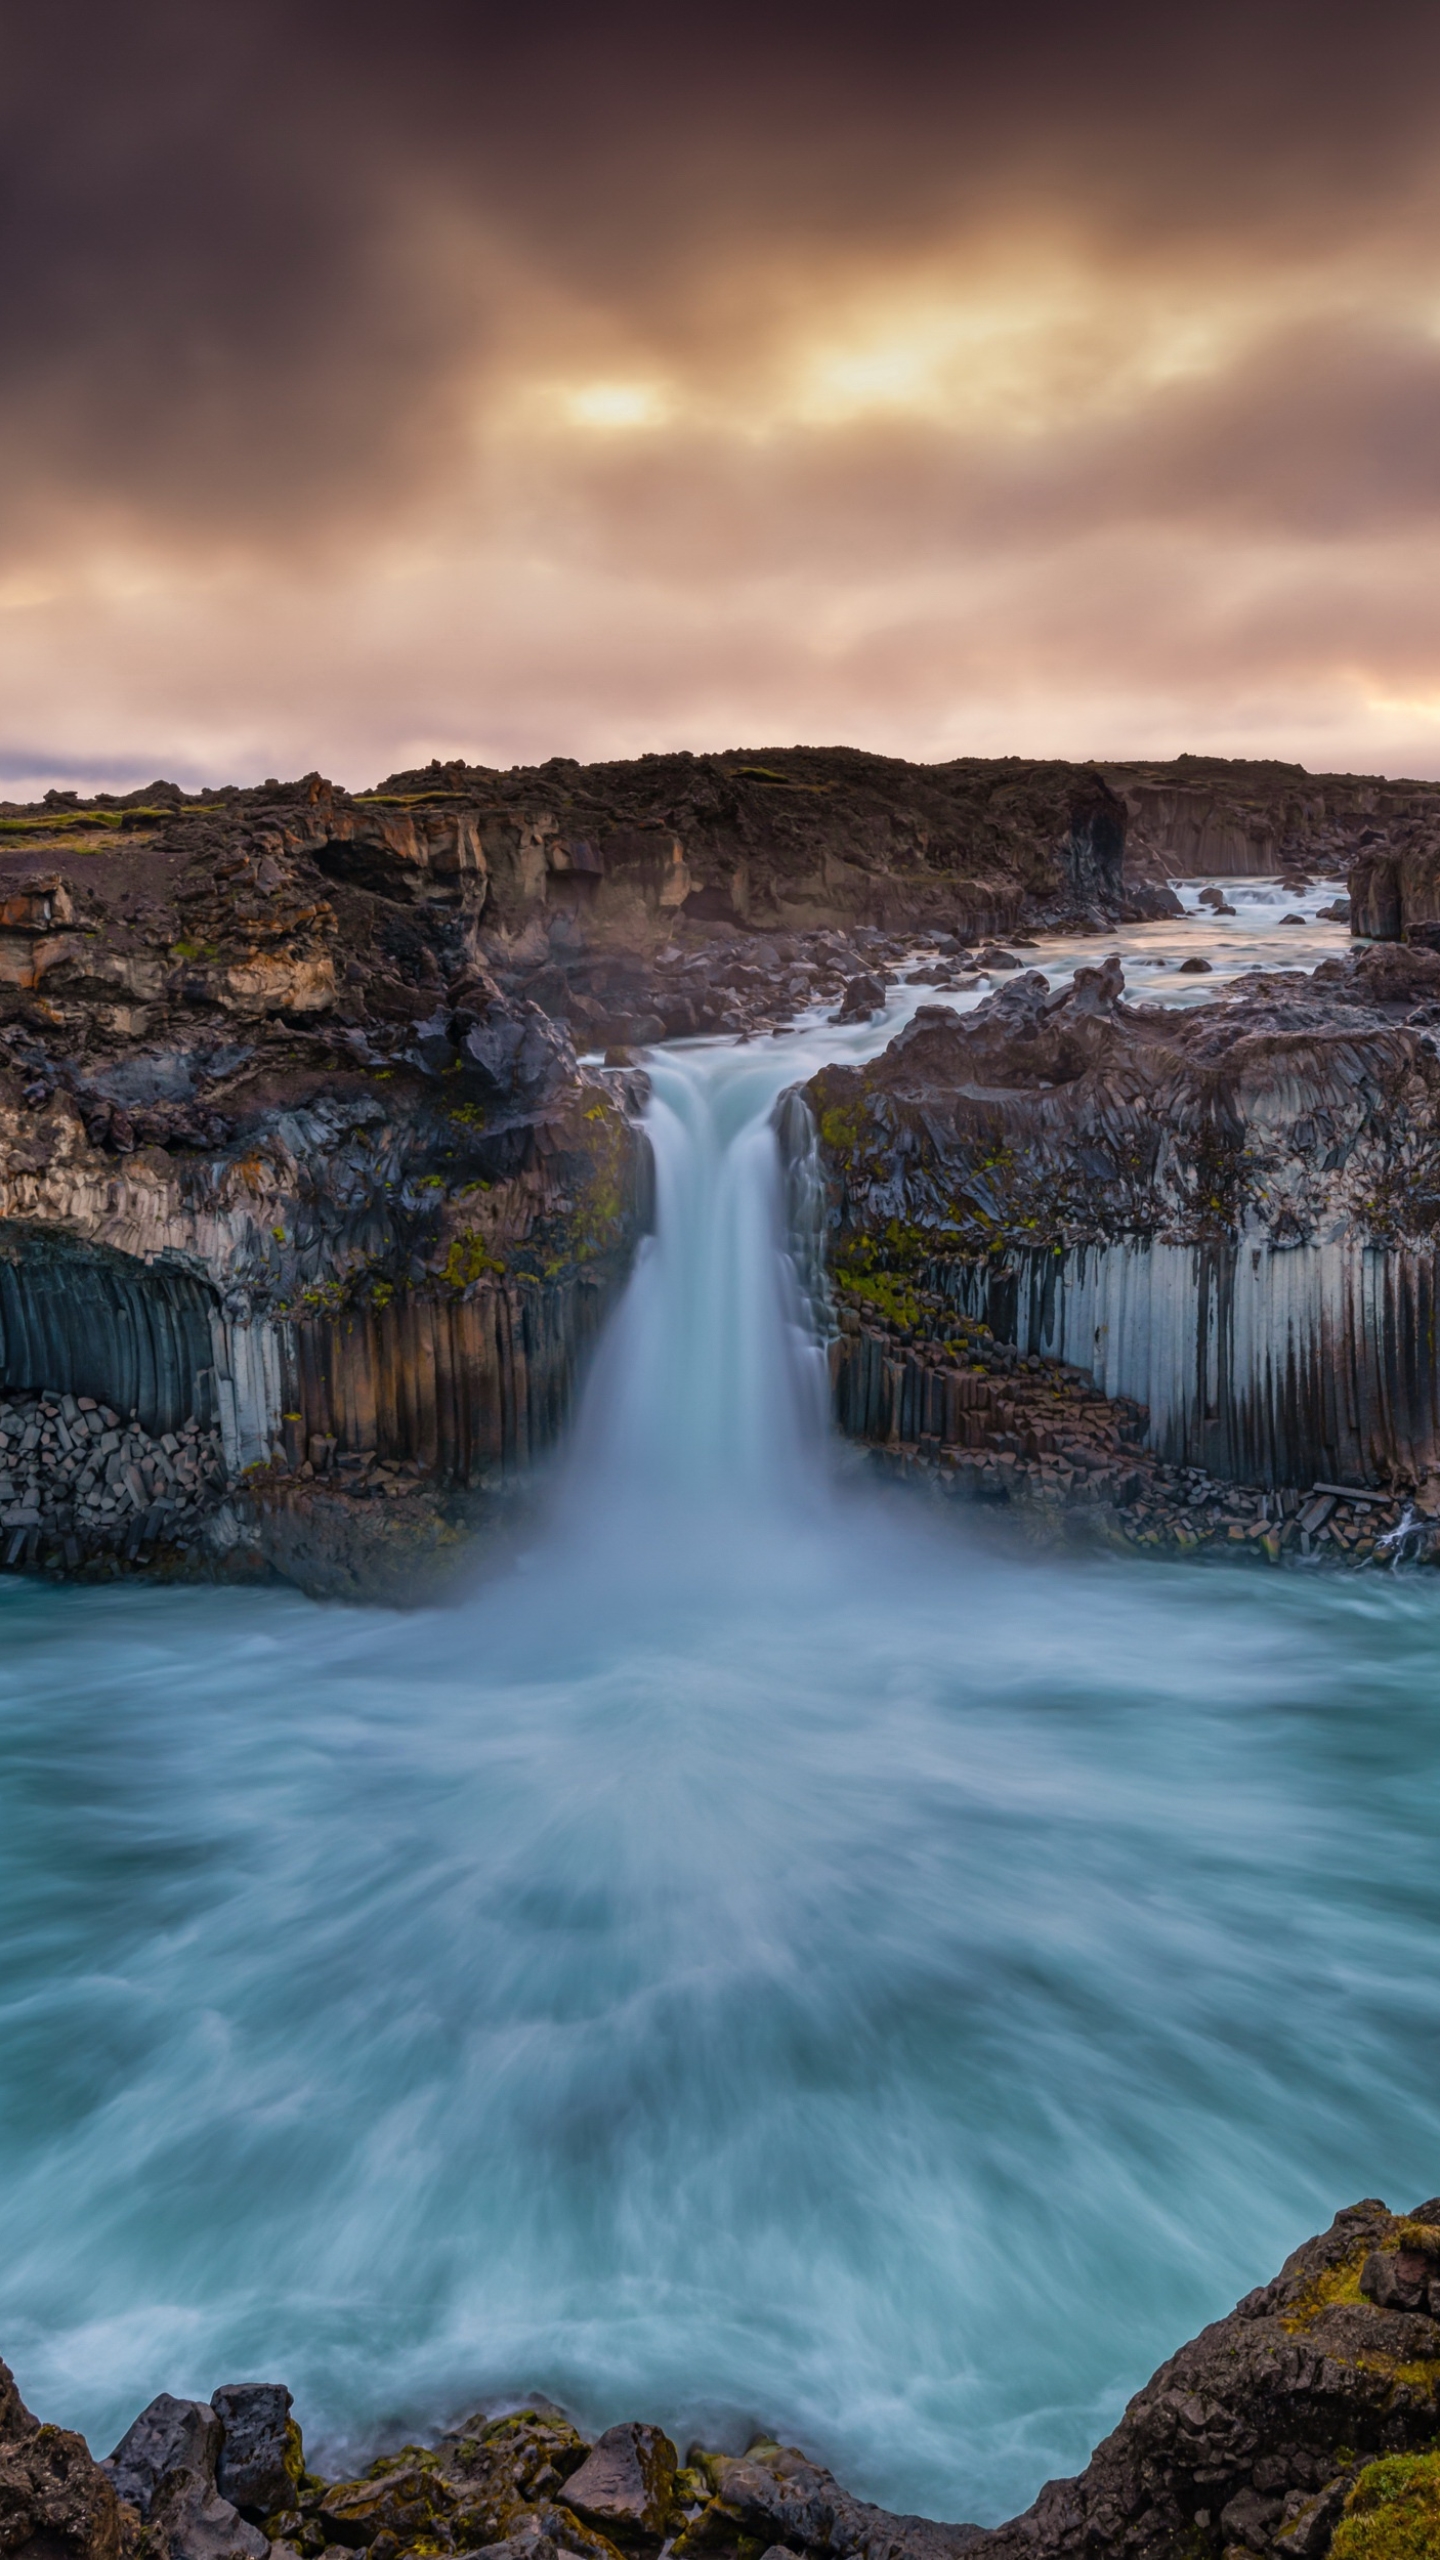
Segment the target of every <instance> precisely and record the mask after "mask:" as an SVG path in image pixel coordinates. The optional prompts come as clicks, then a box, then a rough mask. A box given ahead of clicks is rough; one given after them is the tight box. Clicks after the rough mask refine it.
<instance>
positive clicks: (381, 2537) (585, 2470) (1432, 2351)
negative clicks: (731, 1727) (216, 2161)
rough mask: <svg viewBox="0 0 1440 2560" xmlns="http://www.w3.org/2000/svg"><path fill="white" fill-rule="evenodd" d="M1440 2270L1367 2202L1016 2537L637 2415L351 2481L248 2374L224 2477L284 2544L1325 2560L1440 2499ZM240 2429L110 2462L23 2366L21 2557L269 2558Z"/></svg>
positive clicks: (405, 2462) (687, 2556) (877, 2556)
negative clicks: (237, 2499)
mask: <svg viewBox="0 0 1440 2560" xmlns="http://www.w3.org/2000/svg"><path fill="white" fill-rule="evenodd" d="M1437 2285H1440V2199H1431V2200H1430V2201H1429V2202H1427V2203H1425V2204H1422V2205H1420V2206H1418V2207H1417V2208H1416V2210H1415V2212H1414V2213H1412V2214H1409V2215H1396V2214H1392V2213H1390V2212H1389V2211H1388V2209H1387V2208H1386V2206H1385V2205H1383V2204H1380V2203H1378V2202H1376V2201H1375V2200H1374V2199H1367V2200H1366V2201H1365V2202H1363V2203H1360V2204H1357V2205H1352V2206H1350V2207H1349V2208H1348V2209H1347V2210H1346V2211H1344V2212H1342V2213H1339V2214H1337V2215H1336V2217H1335V2220H1334V2222H1333V2223H1332V2224H1331V2226H1330V2228H1329V2230H1328V2231H1326V2232H1324V2233H1322V2234H1321V2235H1320V2236H1319V2237H1318V2238H1316V2239H1314V2240H1309V2241H1307V2242H1306V2243H1305V2244H1304V2245H1303V2247H1301V2248H1299V2249H1296V2250H1295V2251H1294V2252H1293V2253H1292V2255H1291V2256H1290V2257H1289V2258H1288V2259H1287V2260H1286V2262H1285V2265H1284V2266H1283V2267H1282V2269H1281V2271H1280V2273H1279V2275H1278V2276H1277V2277H1275V2279H1274V2280H1273V2282H1271V2283H1269V2284H1265V2285H1261V2286H1259V2287H1258V2288H1257V2289H1256V2290H1255V2291H1254V2292H1252V2293H1249V2294H1247V2295H1246V2296H1245V2298H1244V2300H1243V2301H1241V2302H1240V2303H1239V2304H1238V2305H1237V2306H1236V2308H1235V2310H1234V2311H1233V2312H1231V2313H1230V2314H1229V2316H1228V2317H1227V2318H1226V2319H1223V2320H1218V2321H1216V2322H1215V2323H1214V2324H1213V2325H1212V2326H1211V2327H1210V2328H1208V2329H1205V2330H1203V2331H1202V2332H1201V2334H1200V2336H1199V2337H1198V2338H1194V2339H1192V2340H1191V2341H1190V2343H1189V2344H1188V2345H1187V2346H1184V2347H1182V2348H1181V2349H1180V2351H1179V2353H1178V2354H1177V2355H1175V2356H1173V2357H1172V2358H1171V2359H1170V2360H1169V2362H1168V2363H1166V2364H1164V2365H1162V2366H1161V2367H1160V2369H1159V2371H1158V2372H1157V2373H1155V2374H1154V2375H1152V2377H1151V2379H1150V2381H1149V2382H1148V2383H1146V2385H1145V2386H1144V2388H1143V2390H1141V2391H1139V2392H1137V2393H1136V2395H1135V2397H1134V2399H1133V2400H1132V2401H1131V2402H1130V2404H1129V2406H1128V2408H1127V2409H1126V2410H1125V2413H1124V2415H1123V2417H1122V2418H1121V2420H1120V2422H1119V2424H1118V2426H1117V2427H1116V2428H1115V2429H1114V2431H1113V2432H1112V2433H1111V2434H1110V2435H1109V2436H1107V2437H1106V2438H1105V2440H1104V2442H1103V2443H1102V2444H1101V2445H1099V2446H1098V2447H1097V2449H1096V2451H1095V2453H1094V2455H1093V2456H1092V2458H1091V2460H1090V2462H1089V2463H1088V2465H1087V2466H1086V2468H1085V2470H1084V2471H1083V2472H1081V2473H1080V2474H1079V2475H1078V2477H1077V2478H1075V2479H1073V2480H1055V2481H1051V2482H1049V2483H1048V2484H1047V2486H1046V2487H1045V2488H1044V2489H1042V2490H1041V2492H1040V2495H1039V2497H1038V2498H1037V2499H1036V2500H1035V2503H1034V2505H1033V2506H1032V2507H1030V2508H1029V2509H1028V2510H1027V2512H1026V2513H1025V2514H1024V2515H1023V2516H1017V2517H1016V2518H1014V2519H1013V2520H1012V2521H1011V2522H1010V2523H1008V2524H1003V2525H999V2526H995V2527H993V2528H984V2527H981V2526H979V2525H973V2524H941V2523H935V2522H932V2521H930V2520H929V2519H928V2518H925V2517H920V2516H904V2515H894V2514H891V2513H890V2512H888V2511H887V2510H886V2509H884V2508H881V2507H874V2506H870V2505H867V2504H866V2503H865V2502H864V2501H863V2500H861V2499H857V2498H853V2497H851V2496H850V2495H849V2493H848V2492H847V2491H846V2490H844V2489H842V2488H841V2487H840V2486H839V2485H838V2483H837V2482H836V2480H835V2479H834V2477H833V2475H832V2474H831V2473H830V2472H829V2471H827V2470H825V2469H823V2468H822V2466H821V2465H820V2464H818V2463H815V2462H812V2461H811V2460H810V2459H809V2458H808V2457H807V2456H806V2455H805V2454H804V2453H802V2452H800V2451H798V2450H797V2449H796V2448H795V2447H793V2446H785V2445H781V2444H778V2443H776V2442H775V2441H774V2440H773V2439H770V2438H766V2437H757V2438H756V2439H755V2440H754V2441H752V2443H751V2444H750V2446H749V2448H748V2450H747V2451H746V2452H745V2453H744V2454H743V2455H738V2456H737V2455H734V2454H727V2453H720V2452H710V2451H707V2450H706V2449H704V2448H703V2447H699V2446H696V2447H692V2448H691V2451H690V2454H689V2456H688V2458H687V2462H686V2465H685V2467H684V2468H683V2469H679V2468H677V2464H676V2459H675V2448H674V2446H673V2445H672V2444H671V2443H670V2441H669V2439H668V2437H666V2436H665V2435H663V2434H662V2433H661V2431H660V2429H659V2428H657V2427H654V2426H648V2425H643V2424H640V2423H638V2422H636V2423H631V2424H627V2425H624V2426H618V2427H611V2428H608V2429H607V2430H606V2432H605V2434H604V2435H603V2436H601V2437H600V2438H599V2440H598V2442H597V2443H596V2444H594V2445H593V2446H589V2445H587V2443H586V2440H585V2438H584V2437H583V2436H581V2435H580V2434H579V2432H578V2431H577V2430H576V2429H575V2428H574V2427H573V2426H572V2425H571V2424H570V2422H569V2421H568V2419H566V2418H565V2417H563V2415H562V2414H561V2413H560V2412H559V2411H558V2410H556V2409H553V2408H551V2407H549V2406H548V2405H547V2404H538V2405H534V2406H531V2407H529V2408H526V2409H523V2410H518V2411H515V2412H513V2413H509V2414H507V2415H505V2416H503V2417H499V2418H493V2419H487V2418H486V2417H484V2416H483V2415H476V2416H475V2417H473V2418H469V2419H466V2420H465V2421H464V2422H463V2423H462V2425H461V2426H459V2427H457V2428H454V2429H452V2430H451V2432H450V2433H449V2434H447V2435H446V2436H444V2437H442V2439H441V2440H440V2443H439V2444H438V2445H437V2446H435V2447H433V2448H432V2447H424V2446H418V2445H408V2446H406V2447H404V2448H403V2449H402V2450H401V2451H400V2452H399V2453H395V2454H389V2455H386V2456H384V2457H383V2458H382V2459H380V2460H379V2461H377V2462H375V2463H373V2464H372V2465H371V2466H370V2469H369V2470H368V2471H367V2472H366V2473H365V2475H364V2476H363V2477H362V2478H359V2479H355V2480H349V2481H340V2482H333V2483H330V2484H328V2485H327V2484H325V2483H322V2482H319V2481H316V2480H314V2479H312V2478H311V2476H310V2475H309V2474H308V2473H307V2472H305V2471H304V2470H303V2469H302V2468H301V2467H300V2447H299V2439H298V2433H297V2432H296V2431H295V2430H294V2429H293V2427H292V2426H291V2424H290V2422H289V2419H288V2406H289V2394H288V2393H286V2392H284V2391H281V2390H280V2389H279V2388H278V2386H268V2387H266V2386H250V2387H248V2388H246V2387H234V2388H231V2389H228V2390H226V2391H224V2392H220V2393H217V2394H216V2401H217V2403H218V2404H219V2405H220V2406H221V2407H223V2408H224V2409H225V2410H226V2411H227V2412H228V2414H229V2422H230V2425H231V2427H232V2429H233V2431H234V2439H235V2445H236V2454H237V2468H236V2470H235V2471H234V2472H233V2473H231V2474H226V2475H225V2476H226V2477H229V2478H232V2479H233V2480H234V2482H235V2484H236V2485H237V2486H239V2485H242V2483H243V2484H244V2485H247V2486H249V2487H251V2488H253V2489H255V2490H256V2491H257V2493H259V2492H260V2491H261V2489H262V2487H263V2485H264V2484H267V2483H271V2482H273V2481H274V2480H275V2478H276V2477H277V2476H279V2477H283V2479H284V2481H285V2486H286V2495H287V2498H289V2497H290V2496H292V2495H293V2496H294V2497H295V2499H296V2501H297V2503H296V2504H294V2505H293V2506H287V2507H286V2508H285V2509H283V2510H282V2511H280V2512H278V2513H275V2514H272V2515H270V2516H269V2517H268V2518H267V2520H266V2521H267V2526H268V2529H269V2531H270V2532H271V2533H272V2535H274V2537H275V2541H274V2543H273V2544H272V2546H271V2548H272V2549H275V2550H278V2551H279V2552H280V2553H281V2554H282V2560H283V2555H285V2554H287V2553H289V2552H292V2551H296V2552H299V2553H301V2554H302V2555H304V2560H310V2555H315V2560H318V2555H320V2554H321V2553H322V2552H324V2551H326V2550H329V2551H332V2552H334V2553H336V2554H337V2555H338V2554H339V2553H341V2552H344V2551H347V2550H353V2551H359V2550H367V2551H369V2552H370V2553H371V2554H372V2556H378V2560H440V2555H447V2554H455V2555H460V2554H465V2553H471V2554H474V2553H480V2552H488V2553H490V2554H492V2555H493V2554H497V2553H501V2552H503V2553H504V2554H505V2555H506V2560H559V2555H560V2554H568V2555H570V2560H620V2553H621V2550H622V2549H624V2550H629V2551H633V2550H634V2549H635V2548H636V2546H637V2545H638V2546H640V2547H642V2548H644V2547H651V2548H653V2547H654V2546H655V2545H657V2544H658V2543H659V2542H660V2541H661V2539H662V2538H663V2539H664V2540H665V2542H666V2543H667V2545H668V2547H669V2548H670V2549H671V2550H672V2551H673V2553H674V2555H675V2560H702V2555H703V2560H766V2555H778V2554H782V2553H783V2554H788V2555H790V2560H802V2555H809V2556H810V2560H959V2555H961V2554H977V2553H985V2554H987V2555H989V2560H1096V2555H1097V2554H1102V2553H1104V2554H1110V2555H1113V2560H1222V2555H1226V2554H1232V2555H1233V2554H1238V2553H1240V2552H1242V2551H1250V2552H1254V2553H1255V2554H1257V2555H1259V2560H1325V2555H1326V2554H1327V2553H1328V2551H1329V2549H1330V2543H1331V2538H1332V2534H1333V2532H1334V2529H1335V2527H1336V2525H1337V2523H1338V2522H1339V2521H1340V2519H1341V2517H1342V2516H1345V2515H1354V2516H1357V2517H1358V2516H1361V2515H1366V2514H1370V2513H1374V2512H1378V2511H1379V2510H1380V2508H1381V2507H1382V2506H1383V2504H1384V2502H1385V2501H1386V2500H1387V2499H1388V2500H1391V2501H1392V2502H1394V2501H1403V2500H1404V2499H1405V2498H1406V2497H1410V2499H1411V2510H1410V2511H1411V2512H1413V2514H1414V2515H1415V2516H1416V2517H1417V2518H1420V2517H1422V2516H1423V2515H1424V2514H1426V2513H1429V2512H1430V2509H1431V2507H1432V2506H1433V2505H1434V2504H1435V2503H1436V2481H1435V2478H1434V2476H1433V2474H1434V2470H1435V2465H1434V2462H1433V2458H1432V2457H1429V2455H1428V2448H1429V2447H1430V2446H1431V2445H1432V2443H1433V2440H1434V2436H1435V2432H1436V2418H1437V2409H1440V2317H1437V2314H1436V2311H1435V2308H1434V2307H1433V2294H1432V2291H1431V2288H1432V2287H1433V2286H1437ZM220 2438H221V2424H220V2419H219V2417H218V2416H217V2413H216V2409H215V2408H213V2407H211V2406H210V2404H208V2403H206V2402H198V2401H181V2400H174V2399H171V2398H170V2397H169V2395H168V2394H162V2395H161V2396H160V2398H159V2399H158V2400H155V2401H153V2402H152V2403H151V2405H150V2407H149V2408H148V2409H147V2410H146V2411H145V2412H144V2413H143V2415H142V2416H141V2418H139V2419H138V2420H137V2421H136V2423H135V2425H134V2426H133V2427H132V2428H131V2429H130V2430H129V2432H128V2434H127V2435H126V2436H125V2437H124V2438H123V2439H122V2442H121V2444H120V2445H119V2446H118V2447H117V2448H116V2452H115V2454H114V2455H113V2456H112V2458H111V2462H110V2464H108V2465H106V2466H104V2467H103V2468H102V2467H101V2466H99V2465H97V2464H95V2463H94V2462H92V2461H91V2460H90V2457H89V2455H88V2454H87V2452H86V2451H85V2448H84V2445H83V2443H82V2441H81V2439H80V2438H79V2437H78V2436H68V2435H66V2434H65V2433H64V2432H63V2431H62V2430H60V2429H57V2428H50V2427H41V2426H39V2425H38V2424H37V2422H36V2420H35V2419H33V2418H32V2417H31V2416H30V2415H29V2412H28V2411H27V2410H25V2409H24V2408H23V2406H22V2405H21V2403H20V2401H19V2398H18V2396H17V2394H16V2392H15V2390H14V2386H13V2383H12V2382H11V2381H10V2377H9V2375H8V2373H6V2372H5V2371H4V2368H3V2367H0V2552H3V2553H5V2554H11V2555H19V2554H21V2553H24V2554H26V2555H28V2560H57V2555H58V2560H122V2542H123V2536H124V2535H125V2534H128V2536H129V2546H130V2547H131V2548H132V2549H134V2550H135V2551H136V2554H137V2560H162V2555H163V2556H164V2560H262V2555H263V2554H264V2552H265V2550H266V2544H265V2541H264V2538H263V2536H261V2535H258V2534H256V2533H255V2532H254V2531H253V2528H250V2527H248V2526H246V2525H245V2524H244V2523H243V2521H242V2520H241V2519H240V2518H239V2517H238V2516H237V2515H236V2513H235V2509H234V2507H233V2506H230V2505H227V2504H226V2502H225V2501H224V2500H223V2499H221V2498H220V2497H219V2496H218V2495H217V2492H216V2486H215V2461H216V2457H217V2454H218V2452H219V2449H220ZM282 2445H283V2467H282V2470H281V2471H280V2472H279V2473H278V2474H277V2471H276V2468H275V2463H276V2456H277V2454H278V2453H280V2451H281V2448H282ZM1416 2455H1420V2456H1424V2457H1426V2458H1424V2459H1421V2460H1420V2461H1418V2462H1416V2461H1415V2460H1414V2459H1413V2457H1415V2456H1416ZM244 2465H248V2466H249V2467H248V2469H246V2468H244V2467H243V2466H244ZM107 2474H108V2475H112V2476H107ZM117 2489H118V2490H119V2491H120V2493H121V2495H122V2496H123V2497H124V2498H125V2499H126V2500H127V2501H128V2505H127V2506H126V2507H123V2508H122V2507H121V2506H120V2505H118V2504H117V2497H116V2491H117ZM1412 2492H1413V2495H1412ZM127 2517H128V2524H127V2523H126V2518H127ZM1418 2529H1419V2528H1418V2526H1417V2530H1418ZM1348 2530H1349V2527H1348V2526H1347V2532H1348ZM612 2537H613V2538H612ZM1412 2547H1413V2548H1414V2549H1415V2550H1417V2551H1418V2550H1420V2549H1422V2548H1424V2549H1428V2548H1429V2546H1428V2544H1424V2543H1422V2542H1415V2543H1414V2544H1413V2546H1412V2545H1411V2544H1406V2545H1405V2546H1404V2548H1405V2549H1406V2550H1407V2552H1408V2551H1409V2550H1410V2549H1411V2548H1412Z"/></svg>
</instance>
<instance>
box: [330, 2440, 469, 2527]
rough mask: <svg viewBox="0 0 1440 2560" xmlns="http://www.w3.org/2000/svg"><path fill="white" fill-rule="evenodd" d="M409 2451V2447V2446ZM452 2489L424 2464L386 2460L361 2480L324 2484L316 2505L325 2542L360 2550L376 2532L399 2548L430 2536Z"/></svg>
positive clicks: (450, 2507) (448, 2508) (451, 2503)
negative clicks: (390, 2536) (390, 2537)
mask: <svg viewBox="0 0 1440 2560" xmlns="http://www.w3.org/2000/svg"><path fill="white" fill-rule="evenodd" d="M410 2450H411V2451H413V2450H414V2448H413V2447H412V2448H410ZM455 2504H456V2499H455V2492H454V2490H453V2489H452V2488H451V2486H450V2484H449V2482H448V2481H447V2480H444V2479H442V2478H441V2476H440V2474H439V2472H438V2471H437V2470H435V2469H434V2468H432V2467H431V2466H430V2465H429V2464H422V2463H420V2462H414V2463H410V2464H406V2465H404V2466H403V2467H401V2468H399V2469H395V2468H391V2467H389V2466H388V2465H387V2466H386V2467H384V2468H383V2469H380V2470H379V2471H378V2474H377V2475H372V2476H371V2477H370V2478H369V2479H365V2480H342V2481H339V2482H337V2484H336V2485H335V2487H334V2488H331V2489H327V2490H326V2492H325V2496H324V2498H323V2500H322V2501H321V2504H320V2506H319V2507H318V2509H317V2510H316V2512H317V2514H318V2516H319V2519H320V2522H321V2524H322V2525H323V2526H324V2528H325V2531H326V2534H327V2536H328V2538H329V2540H330V2541H331V2542H340V2543H345V2544H347V2545H348V2546H349V2548H350V2549H351V2550H352V2551H359V2550H363V2549H364V2548H365V2547H366V2546H367V2545H368V2544H370V2543H372V2542H375V2541H377V2540H378V2539H379V2537H380V2535H381V2534H393V2536H394V2537H395V2543H396V2545H397V2546H398V2547H399V2548H402V2549H403V2548H404V2547H405V2546H406V2545H407V2544H409V2543H413V2542H416V2541H419V2540H428V2539H433V2538H434V2534H435V2527H436V2524H437V2522H443V2521H444V2520H446V2519H448V2517H449V2516H450V2515H451V2514H452V2513H453V2512H454V2508H455Z"/></svg>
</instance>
